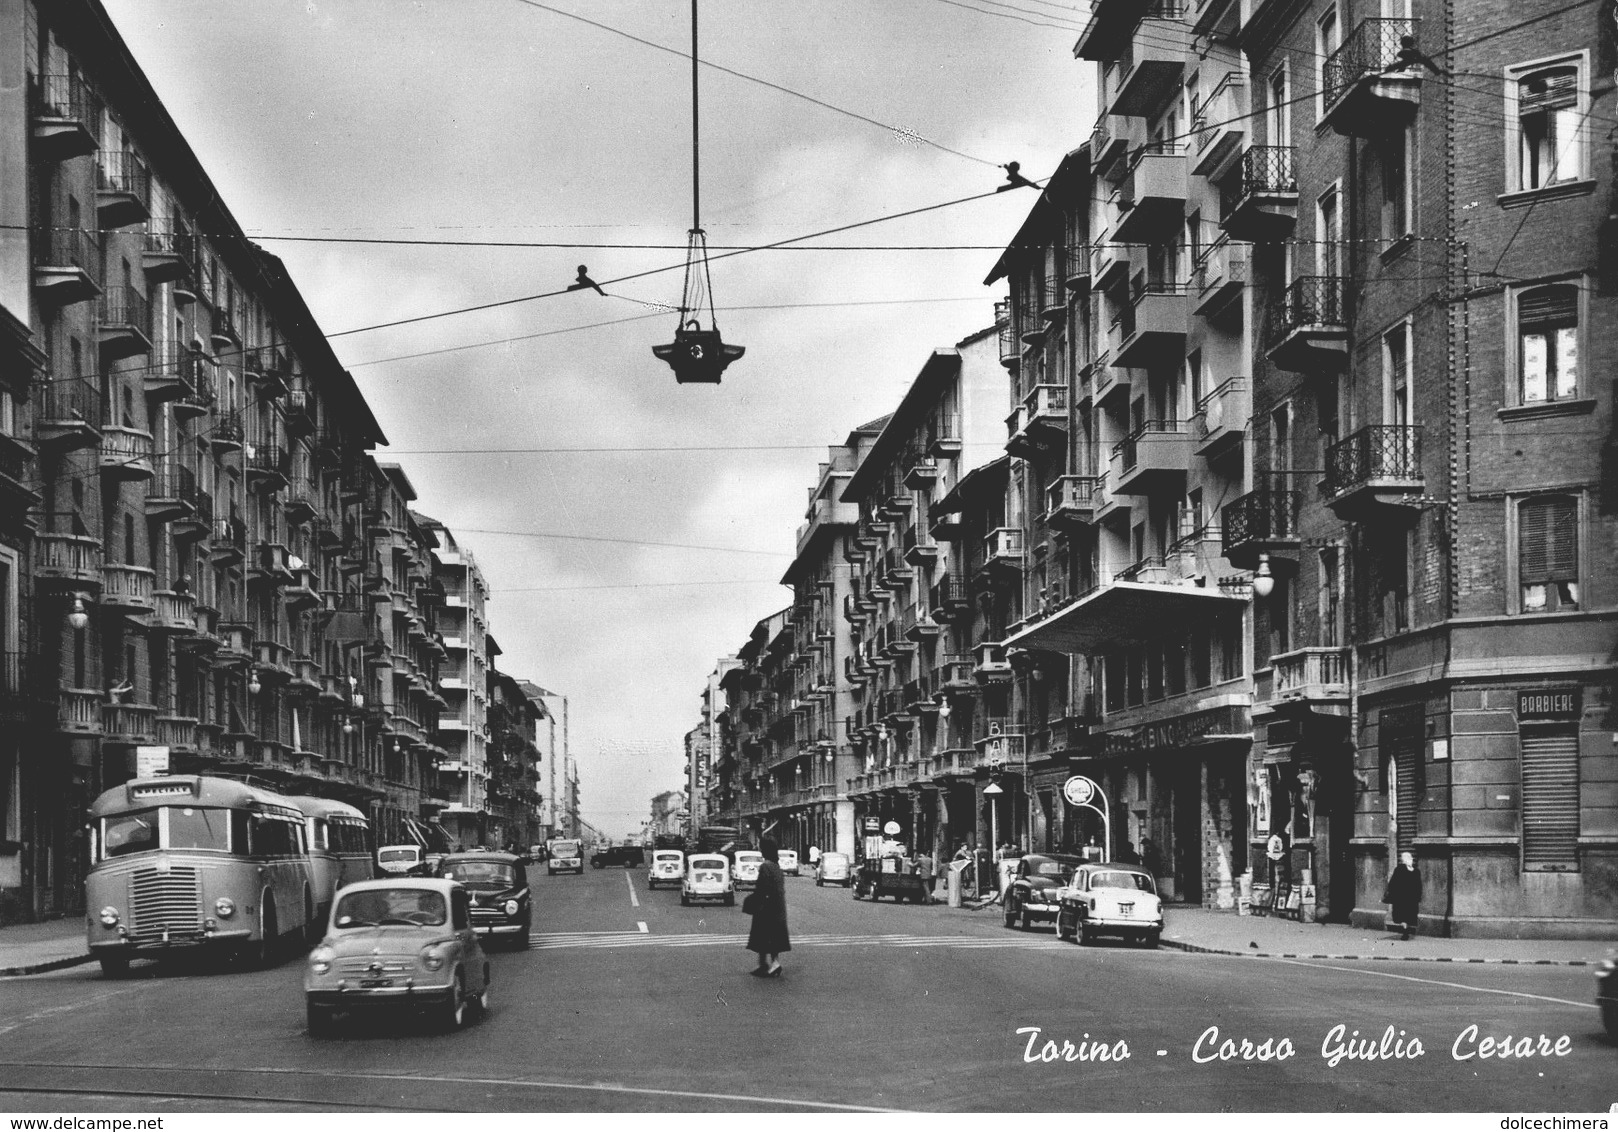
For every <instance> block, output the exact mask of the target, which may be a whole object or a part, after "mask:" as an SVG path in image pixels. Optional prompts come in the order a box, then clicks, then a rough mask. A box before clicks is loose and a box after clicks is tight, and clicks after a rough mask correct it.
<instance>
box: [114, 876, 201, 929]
mask: <svg viewBox="0 0 1618 1132" xmlns="http://www.w3.org/2000/svg"><path fill="white" fill-rule="evenodd" d="M129 911H130V921H131V922H130V927H129V932H130V935H131V936H133V937H134V938H135V939H140V940H144V939H154V938H159V937H161V936H162V935H163V933H164V932H196V931H198V930H200V929H201V927H202V898H201V886H200V885H199V884H198V881H197V870H196V869H193V868H183V867H178V866H176V867H171V868H170V869H169V870H168V871H167V872H159V871H158V870H156V869H137V870H136V871H135V873H134V875H132V876H131V877H130V878H129Z"/></svg>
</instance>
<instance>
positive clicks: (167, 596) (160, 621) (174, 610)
mask: <svg viewBox="0 0 1618 1132" xmlns="http://www.w3.org/2000/svg"><path fill="white" fill-rule="evenodd" d="M146 628H147V629H148V630H150V631H151V632H154V633H179V634H185V635H187V636H189V635H190V634H192V633H195V632H196V631H197V599H196V597H195V596H194V595H192V594H191V593H189V592H187V593H181V592H179V591H177V590H154V591H152V615H151V617H149V618H148V619H147V621H146Z"/></svg>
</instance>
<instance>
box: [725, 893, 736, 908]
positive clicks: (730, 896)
mask: <svg viewBox="0 0 1618 1132" xmlns="http://www.w3.org/2000/svg"><path fill="white" fill-rule="evenodd" d="M735 906H736V894H735V893H734V892H727V893H725V907H726V908H733V907H735Z"/></svg>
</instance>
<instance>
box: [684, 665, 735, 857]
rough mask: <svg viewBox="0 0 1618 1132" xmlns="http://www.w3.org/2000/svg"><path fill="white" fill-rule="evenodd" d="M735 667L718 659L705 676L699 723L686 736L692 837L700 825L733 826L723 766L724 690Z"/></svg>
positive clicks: (729, 781)
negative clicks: (717, 768)
mask: <svg viewBox="0 0 1618 1132" xmlns="http://www.w3.org/2000/svg"><path fill="white" fill-rule="evenodd" d="M736 664H737V660H736V658H735V657H733V656H727V657H722V658H720V660H719V662H718V664H716V665H715V666H714V670H713V671H712V672H710V673H709V674H708V678H707V680H705V681H704V682H703V685H702V692H701V693H700V695H699V699H700V701H701V706H700V715H701V719H700V721H699V722H698V724H697V726H696V727H695V728H694V729H692V731H690V732H688V733H687V734H686V738H685V749H686V751H685V753H686V763H685V770H686V793H687V794H688V795H690V797H691V800H692V803H693V805H692V808H691V819H690V820H691V830H692V832H693V833H694V832H695V831H696V830H697V829H700V828H701V827H702V826H704V825H731V826H733V825H735V824H736V821H735V819H736V804H737V798H736V793H735V787H734V777H733V774H732V772H731V768H729V767H726V766H723V764H724V760H725V756H726V743H725V734H726V728H727V726H728V724H729V718H730V717H729V715H728V714H727V705H726V702H725V690H724V686H725V682H726V680H727V678H728V677H729V674H730V673H731V671H732V670H734V669H735V667H736ZM716 766H718V767H720V768H721V770H720V772H719V773H716V771H715V767H716Z"/></svg>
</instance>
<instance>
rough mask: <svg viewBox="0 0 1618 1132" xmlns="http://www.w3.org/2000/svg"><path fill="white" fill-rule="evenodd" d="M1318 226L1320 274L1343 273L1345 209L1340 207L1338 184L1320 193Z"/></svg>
mask: <svg viewBox="0 0 1618 1132" xmlns="http://www.w3.org/2000/svg"><path fill="white" fill-rule="evenodd" d="M1316 211H1317V217H1316V218H1317V221H1318V224H1317V227H1316V232H1317V234H1318V235H1319V237H1320V244H1319V246H1318V248H1317V250H1316V253H1315V255H1316V261H1317V262H1318V263H1319V265H1320V274H1321V275H1324V276H1327V277H1328V278H1330V277H1333V276H1337V275H1341V274H1342V246H1341V245H1342V241H1343V210H1342V208H1341V207H1339V200H1338V194H1337V186H1336V185H1335V184H1334V185H1332V186H1331V187H1330V188H1329V189H1327V190H1326V191H1325V192H1323V193H1321V194H1320V199H1319V201H1317V202H1316Z"/></svg>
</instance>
